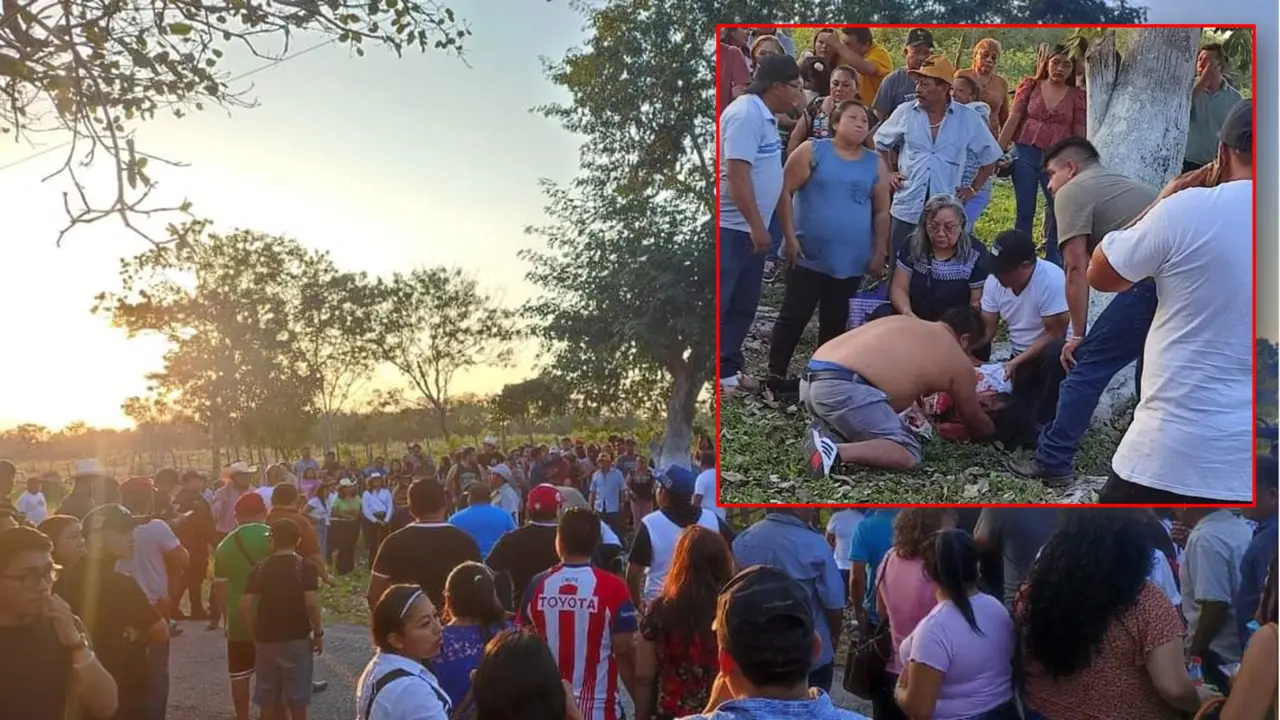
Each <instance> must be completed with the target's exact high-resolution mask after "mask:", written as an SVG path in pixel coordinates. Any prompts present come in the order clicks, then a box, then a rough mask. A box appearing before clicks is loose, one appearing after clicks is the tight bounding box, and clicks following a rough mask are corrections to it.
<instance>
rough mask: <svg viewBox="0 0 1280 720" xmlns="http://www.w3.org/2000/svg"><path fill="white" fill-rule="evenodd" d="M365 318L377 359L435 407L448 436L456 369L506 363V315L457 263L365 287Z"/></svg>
mask: <svg viewBox="0 0 1280 720" xmlns="http://www.w3.org/2000/svg"><path fill="white" fill-rule="evenodd" d="M371 292H372V293H373V297H374V298H375V299H376V304H375V309H374V311H373V312H372V314H371V316H370V331H371V335H372V337H374V338H375V342H374V346H375V348H376V349H377V353H378V358H379V359H381V360H383V361H384V362H386V363H388V364H390V365H392V366H393V367H395V369H396V370H398V371H400V374H401V375H402V376H403V377H404V379H405V380H406V381H408V383H409V385H410V386H411V387H412V388H413V389H414V390H416V391H417V392H418V393H419V394H421V395H422V398H423V400H424V402H425V403H426V404H427V405H429V406H430V407H432V408H434V409H435V411H436V414H437V416H438V417H439V419H440V428H441V432H442V433H443V434H444V436H445V438H446V439H447V438H448V437H449V424H448V419H449V403H450V400H451V399H452V394H451V392H452V388H453V382H454V380H455V379H456V377H457V375H458V373H461V372H465V371H467V370H469V369H471V368H473V367H477V366H479V365H485V366H487V367H503V366H507V365H509V364H510V363H511V358H512V355H513V352H514V347H513V343H514V341H515V340H516V338H517V336H518V333H517V331H516V326H515V319H514V315H513V313H512V312H511V311H510V310H509V309H507V308H505V307H503V306H502V305H500V304H499V303H498V302H497V301H496V300H495V299H494V298H493V297H491V296H489V295H488V294H486V293H484V292H483V291H481V289H480V286H479V284H478V283H477V282H476V280H475V279H474V278H472V277H470V276H468V275H466V274H464V273H463V272H462V271H461V270H458V269H456V268H454V269H451V268H445V267H436V268H427V269H417V270H414V271H413V272H410V273H409V274H407V275H405V274H401V273H396V274H395V275H393V276H392V277H391V279H390V280H384V281H379V282H378V283H377V284H376V285H375V286H374V288H373V289H372V290H371Z"/></svg>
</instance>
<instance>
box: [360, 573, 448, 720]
mask: <svg viewBox="0 0 1280 720" xmlns="http://www.w3.org/2000/svg"><path fill="white" fill-rule="evenodd" d="M370 624H371V626H372V631H373V645H374V648H375V649H376V652H375V653H374V655H373V659H372V660H370V661H369V664H368V665H366V666H365V668H364V672H362V673H361V674H360V681H359V683H357V684H356V718H357V720H449V717H450V715H451V714H452V712H453V702H452V701H451V700H450V699H449V695H448V694H447V693H445V691H444V689H443V688H442V687H441V686H440V681H439V680H437V679H436V676H435V675H434V674H432V672H431V670H429V669H428V668H427V666H426V665H425V664H424V663H425V662H426V661H427V660H430V659H431V658H433V657H435V656H436V655H439V654H440V647H441V627H440V618H439V617H437V615H436V608H435V605H433V604H432V603H431V598H429V597H427V595H426V593H424V592H423V590H422V588H420V587H418V586H417V585H392V586H391V587H389V588H387V590H386V592H384V593H382V597H381V598H379V600H378V604H377V605H376V606H374V608H373V617H372V619H371V621H370Z"/></svg>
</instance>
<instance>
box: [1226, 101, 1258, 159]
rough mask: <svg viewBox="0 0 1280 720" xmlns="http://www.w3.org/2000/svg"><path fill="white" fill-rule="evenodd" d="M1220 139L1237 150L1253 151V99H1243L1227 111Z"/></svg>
mask: <svg viewBox="0 0 1280 720" xmlns="http://www.w3.org/2000/svg"><path fill="white" fill-rule="evenodd" d="M1218 141H1219V142H1221V143H1222V144H1223V145H1226V146H1227V147H1228V148H1230V149H1232V150H1235V151H1237V152H1246V153H1252V152H1253V100H1252V99H1248V100H1241V101H1240V102H1238V103H1236V104H1235V107H1233V108H1231V111H1230V112H1228V113H1227V119H1226V120H1225V121H1223V123H1222V129H1221V130H1220V131H1218Z"/></svg>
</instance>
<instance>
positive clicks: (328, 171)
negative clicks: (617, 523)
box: [0, 0, 1278, 428]
mask: <svg viewBox="0 0 1280 720" xmlns="http://www.w3.org/2000/svg"><path fill="white" fill-rule="evenodd" d="M1149 4H1150V5H1152V7H1151V9H1150V12H1149V19H1150V21H1151V22H1186V23H1198V24H1206V25H1215V24H1225V23H1241V22H1245V23H1257V24H1258V25H1259V39H1258V51H1259V60H1258V65H1259V67H1260V70H1259V73H1258V85H1259V88H1258V95H1259V97H1260V98H1262V101H1261V103H1260V105H1259V110H1258V111H1259V119H1258V121H1259V123H1260V124H1261V125H1262V126H1263V127H1269V128H1275V127H1276V101H1275V97H1276V95H1275V90H1276V57H1277V53H1276V42H1277V22H1276V6H1275V5H1273V4H1271V3H1258V2H1256V0H1217V2H1214V3H1212V4H1205V3H1200V2H1192V0H1159V1H1158V2H1155V1H1154V0H1152V1H1151V2H1150V3H1149ZM452 6H453V8H454V9H455V10H456V11H458V13H459V14H460V15H461V16H463V17H465V18H466V19H467V20H468V21H469V22H470V24H471V26H472V29H473V30H474V32H475V35H474V37H472V38H470V40H469V43H470V45H469V52H468V62H469V63H470V66H471V67H467V66H466V65H464V64H462V63H461V62H460V61H458V60H457V59H456V58H454V57H451V56H446V55H443V54H441V53H439V52H429V53H427V54H425V55H424V54H420V53H408V52H406V54H405V57H404V58H403V59H396V58H395V57H394V55H393V54H391V53H390V52H386V51H382V50H375V49H373V48H370V50H371V52H369V54H368V55H367V56H366V57H365V58H355V57H354V56H352V55H350V54H349V53H348V51H347V50H345V49H342V48H338V47H334V46H328V47H324V48H322V49H319V50H316V51H314V52H311V53H308V54H306V55H304V56H301V57H298V58H297V59H295V60H290V61H287V62H285V63H282V64H281V65H279V66H277V67H274V68H271V69H269V70H267V71H265V72H261V73H258V74H256V75H254V76H253V77H252V78H249V79H247V80H245V81H243V83H242V85H244V86H247V85H248V84H249V83H253V87H254V95H255V96H256V97H257V98H258V99H259V100H260V102H261V106H260V107H257V108H255V109H252V110H236V111H235V112H234V116H233V117H228V116H227V114H226V113H224V112H221V111H213V112H210V111H206V112H205V113H202V114H196V115H192V116H189V117H187V118H184V119H182V120H174V119H172V118H168V119H164V118H161V119H157V120H156V121H154V122H151V123H147V124H145V125H142V126H140V129H139V132H138V144H139V146H140V147H143V148H145V149H146V150H147V151H148V152H150V153H153V154H158V155H161V156H165V157H169V158H175V159H181V160H183V161H186V162H188V163H190V167H189V168H185V169H170V168H160V167H156V166H154V165H153V167H152V169H153V170H154V173H153V174H154V175H155V176H156V177H157V178H158V179H159V180H160V182H161V190H162V197H163V198H176V199H180V198H182V197H189V198H191V199H192V200H193V201H194V203H195V211H196V212H197V214H199V215H201V216H203V217H209V218H212V219H214V220H215V222H216V223H217V227H218V228H221V229H230V228H233V227H246V228H252V229H255V230H261V231H266V232H273V233H280V234H287V235H291V236H293V237H296V238H298V239H299V240H300V241H302V242H303V243H305V244H307V245H310V246H313V247H317V248H323V249H326V250H329V251H331V252H332V254H333V256H334V258H335V259H336V261H337V262H338V264H339V265H340V266H342V267H345V268H349V269H358V270H367V271H369V272H371V273H379V274H381V273H388V272H390V271H392V270H404V269H408V268H411V267H413V266H416V265H433V264H450V265H458V266H461V267H464V268H468V269H470V270H472V271H474V272H476V273H477V275H478V276H479V277H480V279H481V281H482V283H483V284H484V285H485V286H486V287H489V288H491V289H498V288H501V289H502V296H503V297H504V299H505V301H506V302H508V303H510V304H513V305H514V304H517V303H519V302H521V301H523V300H525V299H526V298H528V297H529V296H530V294H531V293H532V292H534V289H533V288H532V287H531V286H530V285H529V284H528V283H527V282H526V281H525V279H524V275H525V272H526V270H527V268H526V267H525V266H524V263H522V262H521V261H520V260H519V259H518V258H516V253H517V251H518V250H519V249H520V248H523V247H528V246H531V245H532V244H533V243H535V242H538V240H537V239H536V238H533V237H530V236H527V235H525V234H524V233H523V228H524V227H525V226H526V225H529V224H538V223H541V222H543V221H544V220H545V216H544V215H543V211H542V206H543V203H544V198H543V196H542V194H541V193H540V192H539V190H538V187H537V180H538V178H539V177H549V178H551V179H553V180H557V181H566V180H568V179H570V178H571V177H573V175H574V173H575V172H576V168H577V159H578V156H577V147H578V145H577V140H576V139H575V138H574V137H573V136H572V135H570V134H569V133H568V132H566V131H565V130H563V129H562V128H561V127H560V126H559V125H558V124H557V123H556V122H554V121H552V120H547V119H544V118H542V117H541V116H538V115H534V114H531V113H530V112H529V109H530V108H531V107H533V106H535V105H539V104H542V103H547V102H553V101H563V100H567V96H566V95H565V94H564V93H562V92H561V91H559V90H558V89H557V88H555V87H553V86H552V85H551V83H550V82H549V81H547V80H546V79H545V77H544V76H543V72H542V68H541V64H540V63H539V60H538V58H539V56H549V57H553V58H560V57H562V56H563V55H564V53H565V51H566V50H567V49H568V48H569V47H571V46H574V45H577V44H579V43H581V42H582V41H583V40H584V39H585V34H584V31H583V24H584V20H583V18H582V17H581V16H580V15H578V14H576V13H575V12H573V11H572V10H571V9H570V8H569V7H568V4H567V3H565V2H563V1H562V0H553V1H552V2H541V1H536V2H535V1H522V2H512V3H480V2H474V1H473V2H467V1H465V0H459V1H458V2H456V3H453V4H452ZM315 42H316V38H314V37H306V36H298V37H296V38H295V44H294V48H295V49H303V48H306V47H309V46H311V45H313V44H315ZM260 64H261V61H254V60H251V59H248V58H234V57H229V58H228V62H227V64H226V67H225V69H226V70H228V71H229V72H231V73H233V74H236V73H240V72H244V71H247V70H250V69H253V68H255V67H257V66H258V65H260ZM64 139H65V138H61V137H55V136H51V135H46V136H42V137H40V139H39V141H40V142H41V143H43V145H40V146H37V147H35V148H34V150H39V149H41V148H43V147H47V146H48V145H52V144H56V143H58V142H61V141H62V140H64ZM31 152H33V148H32V146H30V145H24V144H14V143H12V142H10V143H7V144H5V145H2V146H0V166H4V165H6V164H8V163H11V162H14V161H15V160H18V159H20V158H22V157H24V156H26V155H29V154H30V153H31ZM1258 155H1259V157H1260V158H1266V159H1267V160H1266V164H1264V165H1261V166H1260V169H1261V170H1262V172H1263V175H1262V180H1261V181H1260V185H1259V191H1258V192H1259V198H1263V197H1267V198H1271V199H1272V201H1271V202H1269V203H1266V204H1265V205H1264V204H1263V203H1261V202H1260V207H1269V208H1274V207H1275V204H1274V199H1275V197H1276V165H1275V161H1276V140H1275V135H1274V133H1273V132H1268V133H1264V134H1262V135H1261V136H1260V137H1259V153H1258ZM64 157H65V155H64V153H63V152H62V151H58V152H52V153H50V154H48V155H45V156H43V157H40V158H38V159H36V160H34V161H31V162H26V163H23V164H21V165H18V166H16V167H13V168H9V169H4V170H0V190H2V191H3V198H4V200H3V205H2V206H0V207H3V208H4V213H3V217H4V230H5V232H4V234H3V237H0V267H4V268H5V269H6V271H7V272H6V273H5V279H4V281H3V282H0V328H3V330H4V337H5V345H6V347H5V351H4V352H3V353H0V377H3V378H4V380H5V382H4V383H3V388H4V390H3V394H2V395H0V428H4V427H7V426H11V425H15V424H18V423H20V422H37V423H41V424H44V425H46V426H49V427H52V428H59V427H62V426H64V425H66V424H67V423H69V422H72V421H74V420H83V421H85V422H87V423H89V424H91V425H99V426H117V427H119V426H126V425H127V424H128V419H127V418H126V417H125V416H124V415H123V413H122V412H121V410H120V404H121V402H122V401H123V400H124V399H125V398H127V397H129V396H131V395H138V394H141V393H143V392H144V391H145V387H146V383H145V380H144V378H143V376H144V374H145V373H147V372H149V371H153V370H158V369H160V367H161V363H160V355H161V352H162V346H161V345H160V344H159V343H158V342H157V341H155V340H145V339H135V340H129V339H126V338H125V336H124V334H123V332H121V331H120V330H117V329H114V328H112V327H110V325H109V323H108V322H107V320H106V319H105V318H103V317H97V316H93V315H91V314H90V313H89V309H90V307H91V306H92V304H93V297H94V295H95V294H96V293H98V292H100V291H103V290H108V289H112V288H114V287H116V284H117V268H118V261H119V259H120V258H121V257H125V256H130V255H133V254H136V253H138V252H140V251H142V250H144V249H145V247H146V246H145V243H144V241H142V240H141V239H140V238H138V237H137V236H135V235H132V234H131V233H129V232H128V231H127V230H124V229H123V228H121V227H120V225H119V223H118V222H115V221H113V220H105V221H103V222H100V223H97V224H95V225H93V226H89V227H85V228H81V229H78V230H76V231H73V232H72V234H70V235H69V236H68V237H67V239H66V240H65V241H64V243H63V245H62V247H61V248H58V247H55V245H54V241H55V239H56V237H57V233H58V231H59V230H60V229H61V228H62V226H63V225H64V223H65V216H64V214H63V212H62V198H61V195H62V191H63V190H65V189H68V185H67V183H66V180H65V179H64V178H54V179H52V180H50V181H48V182H43V183H42V182H41V178H43V177H44V176H45V175H48V174H49V173H51V172H53V171H54V170H56V169H57V168H58V166H59V165H60V163H61V162H62V161H63V159H64ZM1259 219H1260V221H1261V222H1260V227H1259V237H1260V238H1265V240H1263V241H1262V242H1260V243H1259V245H1260V246H1262V248H1265V250H1261V251H1260V255H1259V267H1260V276H1259V288H1260V295H1261V296H1262V298H1263V301H1260V309H1261V314H1260V317H1259V334H1260V335H1265V336H1268V337H1272V338H1275V337H1276V335H1277V331H1276V328H1277V325H1278V323H1277V315H1276V295H1277V291H1276V270H1277V256H1276V236H1277V231H1276V216H1275V211H1274V209H1272V210H1270V211H1268V212H1267V213H1265V214H1264V213H1262V212H1260V213H1259ZM707 341H708V342H714V339H713V338H708V340H707ZM533 360H534V351H533V349H532V348H526V349H525V352H524V353H523V355H522V357H521V358H520V362H519V363H518V366H517V367H515V368H512V369H507V370H483V371H476V372H472V373H469V374H467V375H465V376H464V377H462V378H461V379H460V381H459V388H458V389H459V390H461V391H476V392H491V391H495V390H497V389H499V388H501V386H502V385H503V384H505V383H507V382H512V381H515V380H519V379H521V378H522V377H524V376H527V375H528V374H529V373H530V371H531V367H532V363H533Z"/></svg>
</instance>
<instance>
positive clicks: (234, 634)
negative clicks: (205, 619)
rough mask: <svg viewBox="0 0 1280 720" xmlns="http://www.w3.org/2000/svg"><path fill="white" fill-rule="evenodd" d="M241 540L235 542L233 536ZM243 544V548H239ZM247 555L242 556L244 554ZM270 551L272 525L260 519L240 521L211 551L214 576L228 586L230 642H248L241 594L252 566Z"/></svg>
mask: <svg viewBox="0 0 1280 720" xmlns="http://www.w3.org/2000/svg"><path fill="white" fill-rule="evenodd" d="M237 537H238V538H240V543H239V544H237V543H236V538H237ZM240 545H243V546H244V551H243V552H242V551H241V550H240V547H239V546H240ZM246 554H247V555H248V557H245V555H246ZM270 554H271V529H270V528H268V527H267V526H266V525H265V524H263V523H249V524H248V525H241V526H240V527H238V528H236V529H235V530H234V531H233V532H231V533H228V534H227V536H226V537H225V538H223V539H222V542H220V543H218V549H217V550H215V551H214V552H213V579H214V582H217V581H219V580H222V581H225V582H226V586H227V639H228V640H231V641H233V642H251V641H252V640H253V635H252V633H250V632H249V629H248V628H246V627H245V626H244V618H242V617H240V598H241V597H242V596H243V595H244V590H245V588H246V587H247V586H248V585H249V574H250V573H252V572H253V568H254V566H255V565H257V564H258V563H259V562H261V561H262V560H263V559H265V558H266V557H267V556H268V555H270Z"/></svg>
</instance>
